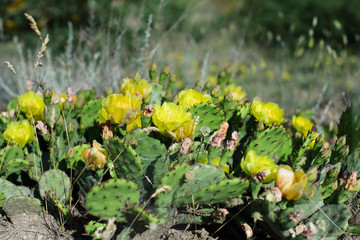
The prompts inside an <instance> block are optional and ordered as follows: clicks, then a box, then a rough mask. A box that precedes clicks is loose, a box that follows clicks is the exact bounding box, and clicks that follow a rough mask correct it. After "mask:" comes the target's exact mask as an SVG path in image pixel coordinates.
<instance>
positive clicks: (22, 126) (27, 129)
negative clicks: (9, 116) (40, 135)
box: [3, 119, 35, 147]
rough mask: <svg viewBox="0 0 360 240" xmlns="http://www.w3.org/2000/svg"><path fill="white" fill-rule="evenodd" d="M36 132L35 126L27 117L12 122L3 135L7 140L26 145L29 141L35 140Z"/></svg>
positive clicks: (21, 145)
mask: <svg viewBox="0 0 360 240" xmlns="http://www.w3.org/2000/svg"><path fill="white" fill-rule="evenodd" d="M34 134H35V131H34V128H33V126H32V125H31V124H30V123H29V121H28V120H26V119H25V120H20V121H17V122H11V123H10V124H9V126H8V127H7V128H6V130H5V132H4V133H3V136H4V138H5V140H6V141H8V142H10V143H16V144H17V145H18V146H20V147H24V146H25V145H26V144H27V143H31V142H32V141H33V140H34Z"/></svg>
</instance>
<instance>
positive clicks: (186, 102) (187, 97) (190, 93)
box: [177, 89, 211, 108]
mask: <svg viewBox="0 0 360 240" xmlns="http://www.w3.org/2000/svg"><path fill="white" fill-rule="evenodd" d="M177 97H178V99H179V105H180V106H185V107H187V108H191V107H193V106H195V105H197V104H199V103H206V102H211V96H210V95H206V94H202V93H201V92H198V91H196V90H194V89H189V90H182V91H181V92H179V93H178V95H177Z"/></svg>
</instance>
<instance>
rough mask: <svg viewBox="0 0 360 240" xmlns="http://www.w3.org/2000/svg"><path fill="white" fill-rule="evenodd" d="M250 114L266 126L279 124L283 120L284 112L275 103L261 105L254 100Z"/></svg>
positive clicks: (260, 102) (258, 101)
mask: <svg viewBox="0 0 360 240" xmlns="http://www.w3.org/2000/svg"><path fill="white" fill-rule="evenodd" d="M250 113H251V114H252V115H253V116H254V117H255V118H256V119H257V120H258V121H262V122H263V123H264V124H265V125H266V126H271V125H273V124H281V123H282V122H283V120H284V112H283V110H281V108H280V107H279V105H277V104H276V103H272V102H268V103H266V104H265V103H263V102H262V101H260V100H254V101H253V102H252V104H251V107H250Z"/></svg>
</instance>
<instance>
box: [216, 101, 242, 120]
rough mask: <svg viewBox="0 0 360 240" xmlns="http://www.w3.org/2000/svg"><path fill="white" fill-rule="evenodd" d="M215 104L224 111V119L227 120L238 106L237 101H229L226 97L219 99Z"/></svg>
mask: <svg viewBox="0 0 360 240" xmlns="http://www.w3.org/2000/svg"><path fill="white" fill-rule="evenodd" d="M216 105H218V106H220V107H221V109H222V110H223V111H224V113H225V119H226V121H229V120H230V118H232V116H233V115H234V114H235V113H236V111H237V109H238V108H240V106H239V103H238V102H236V101H229V100H226V99H223V100H221V101H220V102H219V103H217V104H216Z"/></svg>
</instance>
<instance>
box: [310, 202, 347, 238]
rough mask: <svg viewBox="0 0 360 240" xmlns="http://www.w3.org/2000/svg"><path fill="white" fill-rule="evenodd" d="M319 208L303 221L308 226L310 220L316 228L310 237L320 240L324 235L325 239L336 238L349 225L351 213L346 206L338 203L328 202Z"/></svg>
mask: <svg viewBox="0 0 360 240" xmlns="http://www.w3.org/2000/svg"><path fill="white" fill-rule="evenodd" d="M321 210H322V212H321V211H317V212H316V213H315V214H313V215H312V216H311V217H309V218H308V219H306V220H305V221H304V224H305V226H307V227H309V224H310V222H312V223H313V224H314V225H315V226H316V227H317V229H318V232H317V234H316V235H315V236H314V237H313V238H312V239H313V240H320V239H324V236H326V239H334V240H335V239H338V237H339V236H340V235H342V234H343V233H344V232H345V231H346V229H347V228H348V226H349V224H348V221H349V219H350V217H351V214H350V211H349V209H348V207H347V206H345V205H339V204H329V205H326V206H325V207H322V208H321ZM324 214H326V215H327V216H325V215H324ZM329 219H331V221H330V220H329ZM335 224H336V226H335ZM339 228H340V229H341V230H340V229H339Z"/></svg>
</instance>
